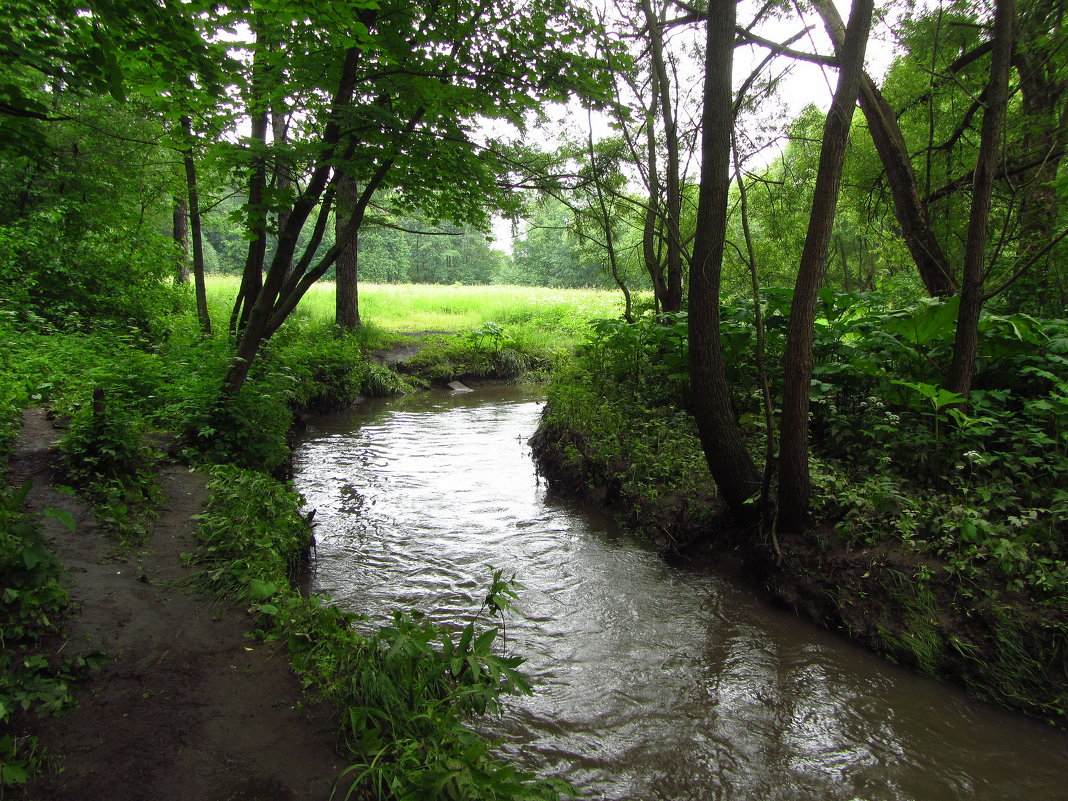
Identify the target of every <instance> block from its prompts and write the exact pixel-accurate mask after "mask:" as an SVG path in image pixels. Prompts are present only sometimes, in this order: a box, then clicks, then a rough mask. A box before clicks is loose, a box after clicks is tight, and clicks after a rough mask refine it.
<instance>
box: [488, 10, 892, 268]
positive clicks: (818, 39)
mask: <svg viewBox="0 0 1068 801" xmlns="http://www.w3.org/2000/svg"><path fill="white" fill-rule="evenodd" d="M835 4H836V5H837V6H838V9H839V12H840V13H841V15H842V17H843V19H846V18H848V15H849V8H848V3H847V2H843V0H835ZM753 6H754V3H753V2H752V0H745V1H744V2H743V3H742V4H741V5H740V7H739V22H740V23H741V24H745V21H746V20H747V19H749V18H751V15H752V13H754V12H753V11H752V8H753ZM747 9H748V16H747ZM807 26H812V30H811V31H810V32H809V33H808V34H806V35H805V36H804V37H803V38H802V39H800V40H798V41H797V42H796V43H795V44H794V45H792V47H793V48H794V49H796V50H802V51H806V52H821V53H829V52H831V50H830V45H829V42H828V40H827V37H826V35H825V34H824V33H823V29H822V24H821V23H820V20H819V18H818V17H816V16H815V14H809V15H807V16H806V19H805V22H804V23H802V22H801V21H799V20H798V19H797V18H796V17H792V18H790V19H786V20H777V21H772V22H770V23H767V24H764V25H762V26H761V27H760V28H759V29H758V30H757V31H756V32H757V33H758V34H759V35H761V36H763V37H764V38H766V39H770V40H772V41H777V42H781V41H786V40H787V39H789V38H791V37H792V36H793V35H795V34H797V33H798V32H799V31H801V30H802V29H803V28H805V27H807ZM685 35H688V36H693V37H697V36H702V35H703V33H702V32H700V31H693V32H691V33H689V34H685ZM682 45H683V46H685V43H682ZM894 46H895V37H894V32H893V20H886V19H884V18H878V17H877V19H876V21H875V23H874V24H873V29H872V37H871V39H870V40H869V42H868V49H867V58H866V65H867V71H868V74H869V75H871V76H872V77H874V78H875V80H876V81H877V82H878V81H880V80H881V78H882V76H883V75H884V74H885V72H886V70H887V68H888V67H889V65H890V62H891V60H892V58H893V55H894ZM766 52H767V51H766V50H765V49H764V48H762V47H757V46H748V47H739V48H737V49H736V50H735V64H734V72H735V84H736V85H739V84H741V82H742V81H743V80H745V78H746V77H747V76H748V75H749V73H750V72H751V71H752V70H753V68H755V67H756V65H757V64H758V63H759V62H760V60H761V59H762V58H763V57H764V55H765V54H766ZM784 66H789V74H788V75H787V76H786V77H785V78H784V79H783V81H782V83H781V88H780V91H779V95H778V103H771V104H765V106H766V108H765V109H763V111H766V112H768V113H765V114H762V115H761V116H762V117H764V118H768V117H769V116H770V117H775V116H778V115H780V114H781V115H783V117H784V119H785V120H791V119H793V118H794V117H796V116H797V114H798V113H800V111H801V110H802V109H803V108H805V106H807V105H809V104H810V103H811V104H815V105H816V106H817V107H818V108H820V109H822V110H824V111H825V110H826V109H827V108H828V107H829V106H830V102H831V93H832V92H833V90H834V85H835V82H836V81H837V71H836V70H833V69H829V68H823V67H820V66H818V65H815V64H811V63H808V62H802V61H789V60H787V59H785V58H781V59H778V60H776V61H775V62H772V64H771V65H770V67H769V69H778V70H782V69H783V67H784ZM701 71H702V65H701V64H700V63H699V61H698V57H696V56H695V57H694V58H693V72H692V75H691V76H690V80H691V81H692V82H693V87H692V88H693V89H694V90H695V91H696V92H697V93H698V94H699V91H700V82H701ZM549 116H550V117H551V119H552V123H551V124H550V125H548V126H544V127H542V128H541V129H539V130H538V131H534V132H533V133H532V135H531V138H533V139H535V141H543V142H545V143H546V144H547V145H550V146H551V144H552V141H551V140H552V139H553V138H554V136H553V134H554V132H558V131H561V130H562V129H570V130H571V131H572V132H573V133H574V134H575V135H576V136H581V137H583V138H584V137H585V135H586V130H587V128H586V126H587V116H586V112H585V111H584V110H582V109H581V108H580V107H578V106H577V105H575V106H567V107H563V106H558V107H555V108H552V109H549ZM681 122H682V120H681V119H680V124H681ZM756 123H757V121H755V120H749V121H747V124H756ZM609 131H610V128H609V125H608V122H607V120H606V119H605V118H603V117H601V118H599V119H598V118H595V121H594V135H595V137H596V136H599V135H607V134H608V133H609ZM780 150H781V147H779V146H772V147H769V148H768V149H767V150H764V151H763V152H762V153H761V154H760V155H759V156H757V158H756V159H754V161H753V162H750V164H751V165H752V164H756V163H767V162H769V161H771V160H773V159H774V158H775V157H776V156H777V155H778V154H779V152H780ZM692 169H693V170H694V171H696V169H697V165H692ZM493 234H494V237H495V242H494V245H493V247H496V248H498V249H499V250H502V251H504V252H506V253H511V250H512V235H511V234H512V224H511V221H509V220H495V222H494V228H493Z"/></svg>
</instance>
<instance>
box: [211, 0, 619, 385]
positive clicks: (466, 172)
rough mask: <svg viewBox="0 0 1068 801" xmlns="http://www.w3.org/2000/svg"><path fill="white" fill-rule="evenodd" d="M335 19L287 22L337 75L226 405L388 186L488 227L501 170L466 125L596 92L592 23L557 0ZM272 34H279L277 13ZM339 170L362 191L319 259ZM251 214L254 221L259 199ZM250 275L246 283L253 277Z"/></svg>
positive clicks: (464, 2) (251, 311)
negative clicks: (313, 36)
mask: <svg viewBox="0 0 1068 801" xmlns="http://www.w3.org/2000/svg"><path fill="white" fill-rule="evenodd" d="M286 8H288V6H287V7H286ZM337 8H338V7H337V6H336V5H334V4H330V6H329V8H323V9H319V8H312V9H308V8H305V7H302V8H301V9H300V11H301V14H300V17H301V19H300V20H292V23H293V25H299V24H302V22H303V19H304V18H306V17H308V16H309V15H310V16H311V18H312V23H313V24H312V26H311V27H313V28H316V29H317V30H319V31H320V34H321V36H322V38H323V41H322V42H320V45H321V48H325V49H326V50H327V51H328V52H334V53H336V54H337V57H336V58H334V59H331V60H329V62H328V63H330V64H332V65H336V67H335V68H334V69H332V70H330V71H328V72H327V73H326V74H325V76H324V78H323V79H321V80H322V82H321V83H320V88H319V89H318V90H315V91H313V89H314V87H307V88H306V91H307V92H308V96H309V97H311V98H313V99H316V103H315V104H313V105H311V106H309V108H308V113H309V114H310V117H309V123H308V124H307V126H306V128H307V136H306V140H305V142H303V143H301V145H300V147H301V152H303V153H306V154H308V156H307V161H306V166H305V168H304V169H305V171H306V178H305V180H304V182H303V188H302V190H301V192H300V193H299V194H298V195H297V196H296V198H295V199H294V200H293V202H292V203H291V204H290V208H289V209H288V211H287V214H288V216H287V218H286V222H285V225H284V226H283V227H282V228H281V230H280V231H279V233H278V243H277V247H276V250H275V252H274V254H273V256H272V259H271V262H270V265H269V267H268V268H267V271H266V275H265V278H264V280H263V285H262V288H261V289H260V290H259V291H258V292H257V293H256V294H255V297H254V298H253V297H251V296H246V297H245V299H244V301H243V303H244V304H245V305H246V306H247V307H248V314H247V317H246V322H245V324H244V327H243V329H242V332H241V337H240V340H239V342H238V346H237V352H236V354H235V358H234V360H233V362H232V364H231V367H230V369H229V371H228V373H227V375H226V377H225V378H224V381H223V392H224V394H232V393H235V392H237V391H238V390H239V389H240V387H241V386H242V384H243V383H244V381H245V378H246V376H247V375H248V369H249V367H250V366H251V364H252V361H253V360H254V359H255V357H256V354H257V353H258V351H259V348H260V346H261V345H262V343H263V342H264V341H265V340H266V339H267V338H269V337H270V336H271V335H273V333H274V332H275V331H276V330H277V329H278V327H279V326H280V325H281V324H282V323H283V322H284V321H285V319H286V317H287V316H288V315H289V313H290V312H291V311H292V310H293V309H294V308H295V307H296V304H297V303H298V302H299V300H300V298H301V297H302V296H303V294H304V293H305V292H306V291H307V289H308V288H309V287H310V286H311V285H312V284H313V283H314V282H315V281H316V280H318V279H319V278H321V277H322V276H323V275H324V274H325V273H326V271H327V270H328V269H329V268H330V267H332V266H333V264H334V262H335V261H336V259H337V256H338V254H339V253H340V250H341V248H342V247H343V243H344V242H345V241H346V240H347V239H348V238H349V237H350V236H352V235H353V234H355V233H356V232H357V231H358V230H359V229H360V227H361V225H362V224H363V221H364V217H365V214H366V211H367V208H368V205H369V204H370V202H371V199H372V198H373V197H374V195H375V193H377V192H378V191H379V190H381V189H385V188H389V187H392V188H394V190H395V191H396V192H397V193H398V198H399V200H400V202H401V203H402V204H405V205H407V206H408V207H409V208H413V209H414V208H421V209H423V210H424V211H426V212H427V213H428V215H430V216H431V217H432V218H437V217H444V218H452V219H453V220H455V221H457V222H471V223H482V224H485V222H486V219H487V218H486V212H485V209H486V207H487V205H488V204H494V203H498V204H499V203H504V202H505V200H504V197H505V196H504V193H503V190H502V187H501V186H500V185H499V183H498V181H497V176H498V172H499V171H500V170H502V169H504V168H505V167H504V165H502V164H501V163H500V162H498V161H497V160H496V159H495V158H494V152H493V150H492V149H486V148H484V147H480V146H479V144H477V143H476V142H475V141H474V139H473V136H472V133H473V131H472V127H471V120H473V119H474V118H475V117H477V116H482V117H496V118H501V119H505V120H509V121H512V122H521V120H522V114H523V113H524V111H526V110H533V109H534V108H536V107H537V105H538V104H539V103H540V102H542V100H544V99H546V98H550V99H563V98H564V97H566V96H567V95H568V94H569V93H570V92H572V91H581V92H583V93H585V94H587V95H593V94H596V93H597V92H600V91H601V89H600V86H601V83H599V80H600V79H599V77H598V76H599V75H600V71H599V67H598V62H596V61H595V60H593V59H589V58H587V57H585V56H583V55H582V54H581V53H580V52H579V51H578V48H577V46H576V43H577V42H578V41H579V40H580V39H581V37H582V35H583V34H584V32H585V31H586V30H587V29H588V26H589V20H588V18H587V17H586V16H585V15H584V14H582V13H581V12H579V11H577V10H576V9H574V8H572V7H570V6H568V5H566V4H565V3H561V2H557V1H556V0H542V2H539V3H537V4H534V5H527V6H524V8H523V10H522V13H520V11H519V9H517V8H515V7H513V5H512V4H511V3H508V2H505V3H494V4H488V3H484V2H471V1H470V0H454V1H453V2H450V3H445V4H441V5H437V6H433V7H428V8H426V9H418V8H415V7H412V6H410V5H408V4H402V3H387V4H383V3H379V2H370V0H368V2H366V3H360V4H350V5H347V6H346V7H345V8H346V14H347V16H343V17H339V15H338V13H337ZM281 11H282V9H280V10H279V13H281ZM272 24H274V25H275V26H277V29H279V30H281V29H284V28H285V26H284V25H282V24H281V23H280V22H279V20H278V17H277V15H275V16H272ZM293 25H291V26H290V30H291V29H292V27H293ZM302 30H303V28H302ZM351 42H356V43H357V46H352V45H351V44H350V43H351ZM265 50H266V48H265ZM287 52H288V50H287ZM319 57H320V58H321V56H319ZM254 67H255V63H254ZM253 77H255V69H253ZM325 87H329V97H330V101H329V102H328V103H326V104H323V103H321V102H318V101H317V99H318V98H319V97H321V96H322V94H323V92H322V88H325ZM252 96H253V97H256V93H252ZM259 143H260V140H259V138H258V136H257V137H254V139H253V141H252V142H251V143H250V148H249V150H248V154H249V156H250V165H251V166H252V168H253V173H254V174H255V171H256V169H257V166H258V159H259V158H260V157H261V155H262V153H261V151H260V144H259ZM339 172H348V173H350V174H351V175H353V177H355V179H356V180H357V182H358V184H359V186H360V187H361V189H360V192H359V195H358V197H357V199H356V202H355V204H354V207H353V212H352V214H351V216H350V217H349V219H348V220H347V221H346V222H345V224H344V226H343V228H342V230H341V231H340V232H339V234H338V236H337V239H336V241H335V243H334V245H333V246H332V247H330V248H329V249H327V250H326V252H325V253H324V254H322V255H321V256H316V249H317V248H318V245H319V244H320V242H321V241H322V237H323V233H324V231H325V228H326V224H327V220H328V219H329V215H330V212H331V209H332V208H333V206H334V203H335V199H336V193H337V182H338V175H339ZM248 208H249V211H250V213H254V214H258V213H259V211H258V204H257V203H255V202H252V199H251V198H250V205H249V207H248ZM313 212H314V217H315V219H314V222H312V220H311V218H312V215H313ZM256 219H257V220H258V219H259V218H258V217H257V218H256ZM309 222H310V223H311V227H312V231H313V233H312V236H311V238H310V240H309V243H308V246H307V247H306V248H305V249H304V252H303V253H302V254H299V255H298V254H297V253H296V248H297V243H298V240H299V236H300V233H301V231H302V230H303V229H304V226H305V225H306V224H307V223H309ZM255 230H256V229H255V226H253V231H254V233H255ZM256 261H257V259H256V258H250V259H249V260H248V262H247V265H246V266H247V269H248V271H250V272H255V271H256V269H257V264H256ZM246 278H247V279H248V284H249V285H251V284H252V283H253V280H254V276H251V275H246ZM248 304H251V305H250V306H249V305H248Z"/></svg>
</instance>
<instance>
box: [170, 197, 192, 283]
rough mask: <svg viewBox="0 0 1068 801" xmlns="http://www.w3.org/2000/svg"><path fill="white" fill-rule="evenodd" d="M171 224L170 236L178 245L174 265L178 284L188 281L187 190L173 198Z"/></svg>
mask: <svg viewBox="0 0 1068 801" xmlns="http://www.w3.org/2000/svg"><path fill="white" fill-rule="evenodd" d="M172 220H173V226H172V229H171V230H172V233H171V236H172V237H173V239H174V244H176V245H177V246H178V263H177V264H176V265H175V266H176V267H177V270H176V272H175V281H176V282H177V283H178V284H188V283H189V199H188V192H182V193H180V194H178V195H176V196H175V198H174V213H173V215H172Z"/></svg>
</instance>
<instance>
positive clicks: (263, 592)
mask: <svg viewBox="0 0 1068 801" xmlns="http://www.w3.org/2000/svg"><path fill="white" fill-rule="evenodd" d="M248 592H249V595H251V596H252V598H253V600H256V601H262V600H265V599H267V598H270V597H271V596H272V595H274V594H275V593H276V592H278V585H277V584H275V583H274V582H273V581H263V580H262V579H256V578H254V579H251V580H250V581H249V583H248Z"/></svg>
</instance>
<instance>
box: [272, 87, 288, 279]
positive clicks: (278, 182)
mask: <svg viewBox="0 0 1068 801" xmlns="http://www.w3.org/2000/svg"><path fill="white" fill-rule="evenodd" d="M281 102H282V101H277V103H279V104H281ZM288 136H289V125H288V121H287V119H286V114H285V106H284V105H282V107H281V108H279V107H278V106H277V105H273V106H272V107H271V139H272V142H273V143H274V145H275V146H276V147H277V146H278V145H282V144H285V142H286V140H287V138H288ZM292 186H293V177H292V174H291V172H290V168H289V164H288V162H287V161H286V159H285V158H281V159H279V160H278V161H277V162H276V164H275V168H274V188H275V190H276V191H277V192H278V193H279V195H280V196H283V197H284V196H285V193H286V192H287V191H288V190H289V189H290V187H292ZM276 220H277V230H279V231H281V230H282V229H283V228H285V227H286V223H287V222H288V221H289V206H283V207H282V208H280V209H279V210H278V215H277V218H276ZM292 268H293V265H292V261H290V264H289V265H288V266H287V267H286V273H287V274H288V273H289V272H290V271H291V270H292Z"/></svg>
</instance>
